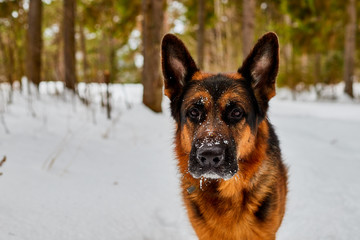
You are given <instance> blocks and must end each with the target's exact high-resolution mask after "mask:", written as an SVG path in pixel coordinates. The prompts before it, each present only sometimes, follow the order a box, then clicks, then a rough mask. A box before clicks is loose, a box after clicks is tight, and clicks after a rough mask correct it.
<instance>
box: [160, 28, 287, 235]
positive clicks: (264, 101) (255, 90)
mask: <svg viewBox="0 0 360 240" xmlns="http://www.w3.org/2000/svg"><path fill="white" fill-rule="evenodd" d="M278 62H279V45H278V39H277V36H276V35H275V34H274V33H267V34H265V35H264V36H263V37H262V38H260V39H259V40H258V42H257V44H256V45H255V47H254V49H253V50H252V51H251V53H250V54H249V56H248V57H247V58H246V59H245V61H244V63H243V65H242V67H240V68H239V69H238V71H237V72H235V73H231V74H229V73H228V74H226V73H219V74H210V73H204V72H201V71H200V70H199V69H198V68H197V66H196V64H195V62H194V60H193V59H192V57H191V56H190V54H189V52H188V50H187V49H186V47H185V45H184V44H183V43H182V41H181V40H179V39H178V38H177V37H176V36H174V35H172V34H167V35H166V36H165V37H164V38H163V41H162V69H163V74H164V83H165V95H167V96H168V97H169V99H170V101H171V112H172V116H173V118H174V119H175V121H176V136H175V152H176V156H177V158H178V166H179V170H180V172H181V174H182V179H181V186H182V194H183V199H184V203H185V206H186V208H187V212H188V216H189V219H190V222H191V224H192V226H193V228H194V229H195V232H196V234H197V235H198V237H199V239H200V240H208V239H226V240H231V239H241V240H245V239H248V240H256V239H259V240H260V239H261V240H266V239H275V237H276V232H277V230H278V228H279V226H280V224H281V221H282V218H283V216H284V211H285V202H286V193H287V187H286V183H287V175H286V168H285V166H284V164H283V162H282V160H281V153H280V148H279V141H278V138H277V136H276V134H275V132H274V128H273V126H272V125H271V123H270V122H269V120H268V118H267V109H268V102H269V100H270V99H271V98H272V97H273V96H274V95H275V79H276V75H277V72H278Z"/></svg>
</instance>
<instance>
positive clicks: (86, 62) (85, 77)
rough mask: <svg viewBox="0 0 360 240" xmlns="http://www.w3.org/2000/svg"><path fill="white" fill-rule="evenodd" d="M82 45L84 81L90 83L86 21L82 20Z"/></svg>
mask: <svg viewBox="0 0 360 240" xmlns="http://www.w3.org/2000/svg"><path fill="white" fill-rule="evenodd" d="M79 30H80V46H81V52H82V57H83V59H82V68H83V76H84V77H83V81H84V82H85V83H89V82H90V79H89V74H88V65H89V64H88V60H87V52H86V38H85V30H84V22H83V21H80V29H79Z"/></svg>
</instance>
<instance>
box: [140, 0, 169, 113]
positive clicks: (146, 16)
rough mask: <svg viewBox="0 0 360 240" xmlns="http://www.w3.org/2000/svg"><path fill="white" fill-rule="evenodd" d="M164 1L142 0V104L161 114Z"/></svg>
mask: <svg viewBox="0 0 360 240" xmlns="http://www.w3.org/2000/svg"><path fill="white" fill-rule="evenodd" d="M164 7H165V1H164V0H143V2H142V12H143V25H142V28H143V29H142V31H143V32H142V40H143V56H144V66H143V72H142V83H143V85H144V93H143V103H144V104H145V105H146V106H147V107H149V108H150V109H151V110H153V111H154V112H161V111H162V110H161V100H162V84H163V83H162V77H161V73H160V44H161V38H162V34H163V26H164V24H163V21H164Z"/></svg>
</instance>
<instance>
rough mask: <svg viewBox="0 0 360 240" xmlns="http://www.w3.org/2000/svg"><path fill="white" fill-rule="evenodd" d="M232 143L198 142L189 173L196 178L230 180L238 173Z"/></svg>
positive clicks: (191, 158)
mask: <svg viewBox="0 0 360 240" xmlns="http://www.w3.org/2000/svg"><path fill="white" fill-rule="evenodd" d="M229 142H230V141H219V140H217V141H215V140H212V139H210V140H209V139H205V140H202V141H201V140H198V141H196V143H195V144H194V145H193V147H192V150H191V153H190V159H189V173H190V174H191V175H192V176H193V177H194V178H201V177H204V178H211V179H219V178H222V179H225V180H227V179H230V178H231V177H232V176H234V174H235V173H236V172H237V171H238V164H237V160H236V159H235V156H236V154H235V148H234V147H233V146H232V144H229Z"/></svg>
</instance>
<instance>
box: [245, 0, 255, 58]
mask: <svg viewBox="0 0 360 240" xmlns="http://www.w3.org/2000/svg"><path fill="white" fill-rule="evenodd" d="M255 4H256V0H243V22H242V43H243V58H246V56H247V55H248V54H249V53H250V50H251V48H252V46H253V44H254V30H255Z"/></svg>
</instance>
